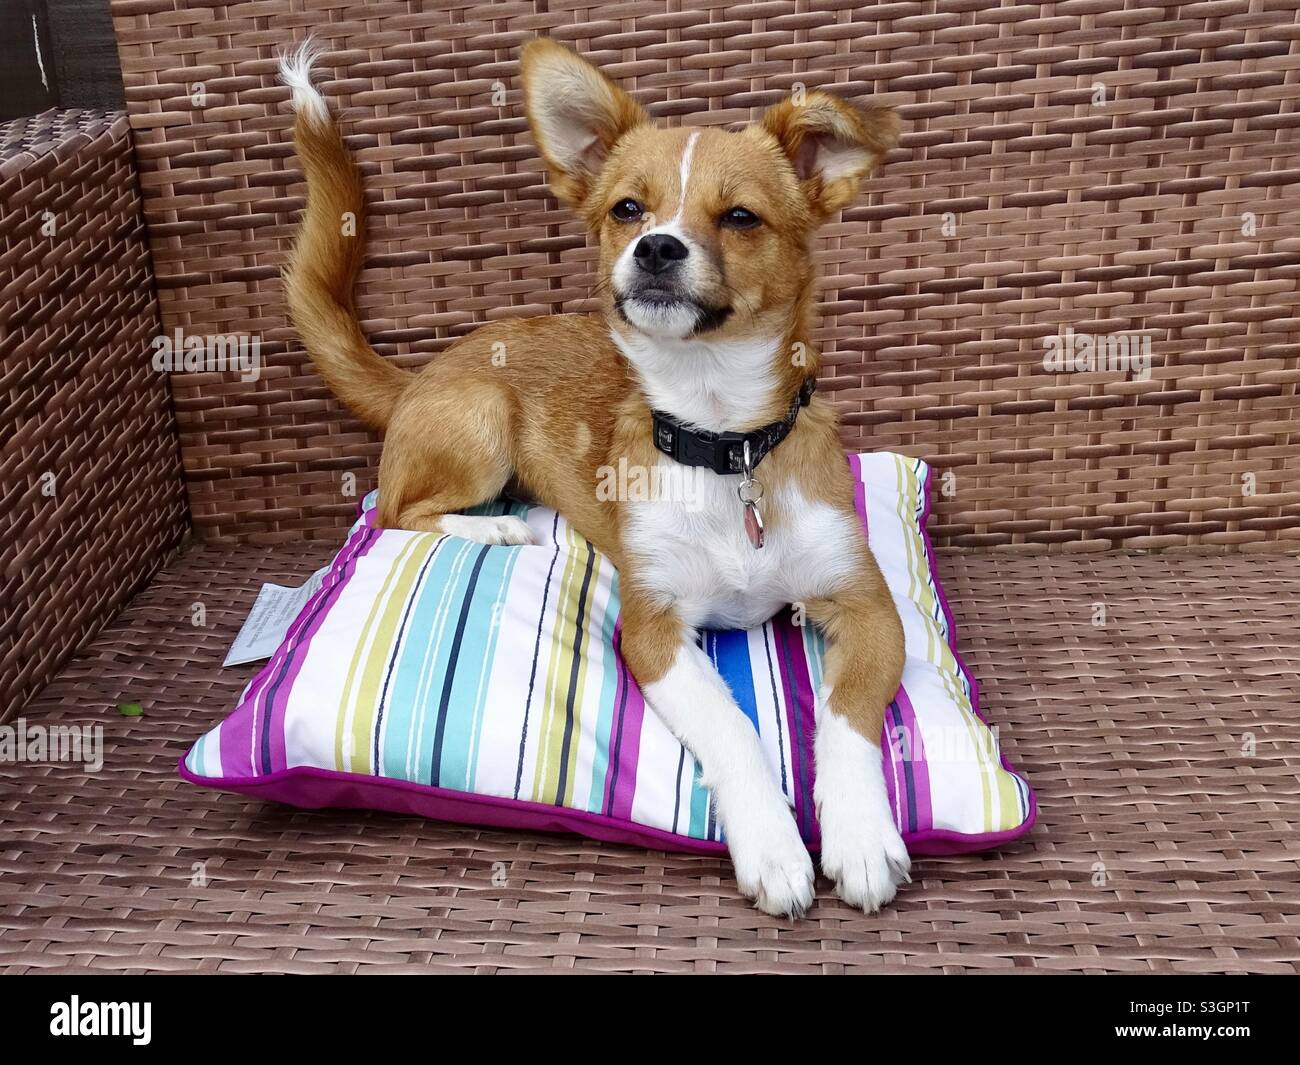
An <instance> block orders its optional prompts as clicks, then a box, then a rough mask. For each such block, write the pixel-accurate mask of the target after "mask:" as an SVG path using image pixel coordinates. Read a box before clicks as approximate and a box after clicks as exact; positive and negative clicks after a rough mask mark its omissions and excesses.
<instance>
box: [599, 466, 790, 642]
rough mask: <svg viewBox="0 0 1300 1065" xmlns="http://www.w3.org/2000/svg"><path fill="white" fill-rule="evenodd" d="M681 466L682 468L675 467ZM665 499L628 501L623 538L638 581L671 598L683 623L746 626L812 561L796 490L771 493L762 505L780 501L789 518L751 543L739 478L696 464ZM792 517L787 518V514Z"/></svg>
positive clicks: (783, 595)
mask: <svg viewBox="0 0 1300 1065" xmlns="http://www.w3.org/2000/svg"><path fill="white" fill-rule="evenodd" d="M677 469H679V470H680V469H681V467H677ZM691 473H692V474H699V476H698V477H695V476H692V477H690V478H688V479H687V480H686V482H685V487H684V489H683V486H682V485H680V484H679V485H678V486H677V487H678V490H677V491H675V492H673V493H671V496H672V497H671V498H653V499H646V500H638V501H634V502H629V503H627V504H626V505H627V507H628V520H627V522H626V525H625V534H624V535H625V538H626V547H627V549H628V553H629V555H630V556H631V558H632V559H634V560H635V565H636V567H637V578H638V580H639V581H640V582H641V583H642V584H643V585H645V586H646V587H648V588H649V589H650V590H651V591H653V592H654V593H655V594H656V595H658V596H662V597H663V598H665V599H668V600H671V601H672V603H673V604H674V606H675V608H676V609H677V611H678V612H679V613H680V615H681V616H682V619H683V620H684V621H685V622H686V623H687V624H689V625H693V626H699V627H705V628H750V627H752V626H754V625H758V624H761V623H762V622H764V621H766V620H767V619H768V618H770V617H771V616H772V615H773V614H775V613H776V612H777V610H779V609H780V608H781V607H782V606H784V605H786V604H787V603H789V602H791V601H792V599H793V598H796V597H797V596H796V594H795V593H796V590H797V589H798V588H799V587H800V585H801V581H800V580H799V573H800V568H801V567H802V566H806V565H807V564H808V562H809V561H810V560H809V559H808V557H807V554H808V552H807V546H808V545H807V544H806V543H804V540H805V539H806V537H805V536H804V535H802V532H801V530H800V528H799V521H798V519H799V513H800V510H801V509H803V508H802V502H801V500H800V499H799V498H798V494H797V493H791V492H788V491H787V492H786V493H784V494H783V496H774V495H773V494H772V493H769V495H768V496H767V498H766V499H765V500H764V501H763V504H762V505H761V506H760V510H761V511H767V512H768V513H771V511H772V508H773V507H774V506H776V505H778V504H779V505H781V506H782V507H783V508H784V510H785V512H786V514H787V520H786V521H783V522H782V523H781V527H780V528H779V529H777V530H774V531H773V532H772V534H771V535H769V536H768V537H767V541H766V543H765V545H764V546H763V547H762V548H755V547H754V545H753V544H752V543H751V542H750V540H749V537H748V535H747V534H746V532H745V510H744V506H743V505H742V504H741V502H740V500H739V498H738V497H737V495H736V486H737V484H738V483H739V478H737V477H719V476H717V475H716V474H713V473H710V472H707V471H699V470H694V471H691ZM790 519H793V521H792V520H790Z"/></svg>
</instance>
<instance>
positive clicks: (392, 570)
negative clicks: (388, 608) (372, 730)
mask: <svg viewBox="0 0 1300 1065" xmlns="http://www.w3.org/2000/svg"><path fill="white" fill-rule="evenodd" d="M428 535H429V534H426V535H424V536H412V537H411V539H410V540H408V541H407V543H406V544H405V545H404V546H403V547H402V550H401V551H399V552H398V554H397V557H396V558H395V559H394V560H393V563H392V565H391V566H390V567H389V569H388V573H387V575H386V576H385V577H384V583H383V586H382V587H381V588H380V589H379V594H378V595H377V596H375V600H374V602H373V603H372V604H371V605H370V613H369V614H368V615H367V616H366V623H365V625H364V626H363V628H362V629H361V637H360V639H358V640H357V644H356V647H355V648H354V649H353V651H352V661H351V663H350V664H349V665H348V675H347V679H346V680H345V681H344V683H343V696H342V698H341V699H340V700H339V706H338V718H337V722H336V725H335V730H334V768H335V769H338V770H341V771H343V772H348V771H350V770H351V766H352V765H355V762H356V749H357V739H356V737H357V730H356V728H353V729H352V730H351V734H352V751H351V752H350V753H351V758H350V759H348V762H349V764H347V765H345V764H344V750H343V737H344V734H345V733H346V732H347V717H348V709H349V707H351V706H352V705H353V702H354V696H353V688H354V685H355V683H356V678H357V672H358V670H359V669H360V668H361V662H362V657H363V656H364V654H365V651H366V648H367V647H368V646H369V644H370V639H369V637H370V633H371V632H372V631H373V630H374V628H375V623H376V619H377V618H378V617H379V616H380V607H381V605H382V604H385V603H386V602H387V596H388V592H389V589H390V588H391V587H392V586H393V582H394V578H395V575H396V574H397V573H398V572H399V571H400V570H402V568H403V567H402V562H403V559H405V558H407V557H408V556H410V555H411V553H412V550H413V548H414V547H415V545H416V544H417V543H419V542H421V541H424V540H427V539H428ZM360 746H361V748H362V750H365V751H367V757H369V753H368V748H369V745H368V744H367V743H366V742H365V741H364V740H363V741H362V742H361V744H360ZM351 771H353V772H355V771H356V770H351ZM362 771H364V770H362Z"/></svg>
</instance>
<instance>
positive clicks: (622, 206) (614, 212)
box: [609, 200, 645, 222]
mask: <svg viewBox="0 0 1300 1065" xmlns="http://www.w3.org/2000/svg"><path fill="white" fill-rule="evenodd" d="M644 213H645V208H644V207H642V206H641V205H640V204H639V203H637V202H636V200H619V201H618V203H616V204H614V206H613V207H611V208H610V209H609V214H610V217H611V218H613V219H614V220H615V221H618V222H635V221H636V220H637V219H638V218H640V217H641V215H642V214H644Z"/></svg>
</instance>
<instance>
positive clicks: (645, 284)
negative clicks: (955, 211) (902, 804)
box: [281, 40, 908, 915]
mask: <svg viewBox="0 0 1300 1065" xmlns="http://www.w3.org/2000/svg"><path fill="white" fill-rule="evenodd" d="M313 58H314V55H313V53H312V51H311V50H310V49H309V48H307V49H303V50H300V51H299V52H297V53H296V54H294V55H292V56H289V57H287V58H286V59H285V60H284V62H283V64H282V71H281V76H282V78H283V80H284V81H285V83H286V84H288V85H289V86H290V88H291V89H292V97H293V106H294V109H295V111H296V113H297V117H296V122H295V127H294V136H295V144H296V146H297V150H298V153H299V155H300V157H301V160H302V165H303V168H304V171H305V173H306V177H307V207H306V212H305V214H304V217H303V221H302V228H301V232H300V234H299V237H298V241H297V245H296V247H295V248H294V251H293V254H292V258H291V261H290V264H289V267H288V270H287V273H286V289H287V294H288V302H289V307H290V309H291V311H292V314H293V320H294V323H295V324H296V326H297V328H298V330H299V332H300V333H301V334H302V338H303V340H304V341H305V343H306V346H307V350H308V351H309V352H310V353H311V356H312V358H313V360H314V361H315V364H316V366H317V367H318V368H319V370H320V372H321V375H322V376H323V377H324V379H325V381H326V382H327V383H328V384H329V386H330V387H331V388H332V389H333V391H334V392H335V394H337V395H338V396H339V398H340V399H342V400H343V402H344V403H345V404H347V406H348V407H349V408H350V409H351V410H352V411H353V413H355V414H356V415H357V417H359V418H361V419H362V420H363V421H365V422H367V423H368V424H370V425H372V426H374V427H376V428H379V429H383V430H385V431H386V439H385V444H384V451H383V456H382V459H381V461H380V466H379V485H380V495H379V513H378V516H379V522H380V524H381V525H384V526H388V527H394V528H401V529H414V530H425V531H431V532H438V531H440V532H444V533H449V534H452V535H455V536H461V537H466V538H468V539H471V540H477V541H481V542H483V543H494V544H518V543H525V542H529V541H530V539H531V537H530V533H529V530H528V527H527V526H526V525H525V524H524V523H523V522H521V521H520V520H518V519H516V518H511V517H475V516H466V515H462V514H459V513H458V511H461V510H464V509H466V508H468V507H471V506H474V505H475V504H478V503H482V502H484V501H486V500H490V499H493V498H495V497H496V496H497V495H498V494H499V493H500V492H501V491H502V489H503V488H504V487H505V486H506V484H507V482H508V481H510V482H512V483H514V484H517V485H521V486H523V488H524V489H525V490H526V491H527V492H528V493H529V494H530V495H531V496H532V497H534V498H536V499H537V500H540V501H541V502H543V503H545V504H546V505H548V506H550V507H552V508H554V509H556V510H558V511H560V512H561V513H563V514H564V515H565V516H566V517H567V518H568V519H569V521H570V522H571V523H572V524H573V525H574V526H575V527H576V528H577V529H578V530H579V531H580V532H581V533H582V534H583V535H584V536H586V537H587V538H588V539H589V540H591V541H592V543H594V544H595V545H596V547H597V548H598V549H599V550H600V551H602V552H604V553H605V554H606V555H607V556H608V557H609V558H610V559H611V560H612V561H613V562H614V563H615V564H616V565H617V567H618V569H619V572H620V589H621V596H622V623H623V628H622V650H623V655H624V658H625V659H626V661H627V664H628V666H629V667H630V668H631V670H632V673H633V675H634V676H635V677H636V678H637V680H638V682H639V683H640V685H641V687H642V689H643V691H644V693H645V697H646V699H647V701H648V702H649V703H650V705H651V707H652V708H653V709H654V711H655V712H656V713H658V714H659V716H660V717H662V718H663V720H664V721H665V722H666V723H667V725H668V726H669V728H671V729H672V731H673V732H674V733H675V734H676V735H677V736H678V737H679V738H680V739H681V741H682V742H683V743H684V744H685V745H686V746H687V747H688V748H689V749H690V750H691V751H692V753H693V754H694V755H695V757H696V759H697V760H698V762H699V764H700V767H701V772H702V775H703V780H704V782H705V784H706V785H707V786H708V787H709V789H710V791H711V793H712V796H713V801H714V804H715V808H716V812H717V816H718V818H719V820H720V822H721V824H722V827H723V830H724V833H725V836H726V840H727V844H728V847H729V849H730V852H731V857H732V859H733V861H734V864H735V869H736V878H737V881H738V882H739V885H740V889H741V890H742V891H743V892H744V893H745V894H746V895H748V896H750V897H751V898H753V899H754V900H755V901H756V903H757V904H758V906H760V907H761V908H762V909H764V910H766V911H767V912H769V913H773V914H792V915H798V914H801V913H803V911H805V910H806V909H807V908H808V906H809V905H810V904H811V902H812V899H813V882H814V875H813V866H812V862H811V859H810V858H809V855H808V852H807V850H806V848H805V847H804V844H803V842H802V841H801V839H800V837H799V833H798V831H797V830H796V827H795V821H794V818H793V817H792V814H791V810H790V807H789V805H788V803H787V801H786V799H785V797H784V795H783V794H782V792H781V789H780V787H779V786H778V783H777V780H776V778H775V776H774V774H773V772H772V770H771V769H770V768H769V766H768V764H767V762H766V761H765V759H764V756H763V753H762V751H761V749H760V747H759V743H758V738H757V736H756V734H755V731H754V729H753V728H752V726H751V725H750V723H749V721H748V720H747V719H746V717H745V715H744V714H743V713H742V711H741V710H740V708H739V707H738V706H737V705H736V702H735V700H734V699H733V697H732V695H731V693H730V691H729V690H728V688H727V685H726V684H725V683H724V682H723V680H722V678H721V677H720V676H719V675H718V673H717V671H716V669H715V668H714V667H713V665H712V663H711V662H710V660H709V659H708V657H707V656H706V655H705V654H704V652H703V651H702V650H700V648H699V647H698V646H697V645H696V642H695V638H696V633H697V630H698V629H700V628H701V627H728V628H732V627H749V626H754V625H757V624H760V623H762V622H764V621H766V620H767V619H768V618H769V617H771V616H772V614H773V613H774V612H775V611H777V610H778V609H779V608H780V607H782V606H783V605H785V604H789V603H799V604H802V605H803V607H804V611H805V613H806V616H808V617H809V618H811V619H812V620H813V621H814V622H815V623H816V624H818V625H819V626H821V628H822V629H823V631H824V632H825V634H826V636H827V637H828V640H829V650H828V659H827V670H826V677H827V683H828V690H827V691H824V692H822V694H821V698H820V699H819V709H818V718H817V730H816V738H815V741H814V752H815V761H816V786H815V799H816V805H817V812H818V817H819V819H820V823H821V833H822V850H821V866H822V870H823V871H824V872H825V874H826V875H827V876H828V877H830V878H831V879H833V880H834V881H835V883H836V887H837V890H838V892H839V894H840V896H841V897H842V898H844V899H845V900H847V901H848V902H850V903H852V904H853V905H855V906H860V907H862V908H863V909H865V910H868V911H871V910H875V909H877V908H878V907H880V906H881V905H883V904H884V903H886V902H888V901H889V900H890V899H891V898H893V896H894V892H895V890H896V888H897V886H898V884H899V882H900V881H902V880H906V879H908V856H907V850H906V848H905V847H904V846H903V842H902V840H901V839H900V838H899V835H898V832H897V830H896V829H895V827H894V822H893V818H892V816H891V814H890V807H889V802H888V799H887V797H886V792H885V782H884V776H883V772H882V766H881V751H880V746H879V744H880V739H881V724H882V720H883V715H884V711H885V707H886V704H887V703H888V702H889V701H890V700H891V699H892V698H893V696H894V693H895V691H896V690H897V688H898V684H899V678H900V674H901V672H902V666H903V632H902V627H901V624H900V622H899V618H898V614H897V612H896V610H895V608H894V603H893V600H892V598H891V596H890V593H889V591H888V589H887V588H886V586H885V582H884V580H883V579H882V577H881V575H880V571H879V569H878V568H877V566H876V563H875V560H874V559H873V558H872V556H871V553H870V551H869V550H868V548H867V544H866V541H865V539H864V537H863V533H862V527H861V525H860V523H859V521H858V519H857V517H856V515H855V513H854V501H853V484H852V481H851V477H850V473H849V469H848V466H847V465H846V463H845V461H844V454H843V451H842V449H841V445H840V441H839V438H838V432H837V425H836V418H835V415H834V413H833V412H832V410H831V408H830V407H829V406H828V405H826V404H825V403H823V402H821V401H820V400H817V399H816V398H813V399H812V401H811V402H810V403H807V405H806V407H804V408H803V409H801V408H800V403H799V400H798V398H797V397H800V393H801V388H803V386H804V383H805V380H806V379H807V378H808V377H809V376H810V375H811V374H813V373H815V372H816V369H817V365H816V363H817V356H816V353H815V351H814V350H813V349H812V347H811V345H810V344H809V343H808V337H809V326H810V317H811V314H812V310H813V303H814V300H813V292H812V263H811V255H810V251H809V243H810V238H811V236H812V233H813V231H814V229H815V228H816V227H817V226H818V225H819V224H820V223H821V222H822V221H824V220H825V219H826V218H827V217H828V216H830V215H831V214H833V213H834V212H835V211H837V210H838V209H839V208H841V207H843V206H844V205H845V204H846V203H848V202H849V201H850V199H851V198H852V197H853V196H854V194H855V193H856V192H857V190H858V187H859V185H860V183H861V182H862V181H863V179H864V178H865V177H866V176H867V175H868V174H869V173H870V172H871V171H872V170H873V169H874V168H875V167H876V165H877V164H878V163H879V162H880V161H881V158H882V157H883V156H884V155H885V153H886V152H887V151H888V150H889V148H890V147H891V146H892V145H893V144H894V143H895V141H896V139H897V135H898V121H897V118H896V117H895V115H894V114H893V113H892V112H891V111H888V110H883V109H870V110H861V109H858V108H855V107H852V106H850V105H849V104H846V103H843V102H842V101H840V100H838V99H836V98H834V97H832V96H830V95H828V94H825V93H822V92H810V93H808V94H807V96H806V98H805V99H803V100H802V101H798V102H796V101H793V100H791V101H786V102H784V103H781V104H778V105H777V106H775V107H773V108H771V109H770V110H768V111H767V112H766V114H764V116H763V118H762V120H761V121H759V122H758V123H757V124H755V125H753V126H750V127H748V128H746V129H744V130H742V131H739V132H729V131H724V130H720V129H663V128H659V127H657V126H655V125H653V124H652V123H651V122H650V120H649V118H648V116H647V115H646V114H645V112H644V111H643V110H642V109H641V107H640V106H638V104H637V103H636V102H635V101H634V100H633V99H632V98H631V97H630V96H628V95H627V94H626V93H625V92H623V91H622V90H621V89H619V88H618V87H617V86H615V85H614V84H613V83H612V82H611V81H609V80H608V79H607V78H606V77H605V76H604V75H603V74H601V73H600V72H599V71H598V70H597V69H596V68H595V67H593V66H592V65H591V64H589V63H588V62H586V61H585V60H583V59H581V58H580V57H578V56H577V55H575V54H574V53H573V52H571V51H569V50H568V49H566V48H564V47H562V46H560V45H558V44H555V43H553V42H550V41H545V40H539V41H535V42H533V43H531V44H529V45H528V46H527V47H526V48H525V49H524V52H523V88H524V102H525V107H526V109H527V114H528V121H529V124H530V126H531V128H532V132H533V136H534V138H535V139H536V141H537V146H538V148H539V149H540V151H541V155H542V158H543V160H544V162H545V164H546V168H547V171H548V174H549V178H550V184H551V188H552V190H553V191H554V193H555V195H556V196H557V197H559V199H560V200H561V201H563V202H564V203H565V204H567V205H568V206H570V207H572V208H573V209H574V210H576V211H577V212H578V213H579V215H580V216H581V217H582V218H583V219H584V220H585V222H586V224H587V226H588V227H589V229H590V230H591V232H592V234H593V235H594V236H595V237H596V239H597V240H599V242H600V291H601V294H602V304H603V311H602V313H600V314H594V315H571V314H570V315H556V316H552V317H541V318H529V319H519V320H511V321H502V322H497V323H493V324H490V325H486V326H483V327H481V328H479V329H477V330H475V331H474V332H473V333H471V334H470V335H468V336H466V337H465V338H464V339H462V340H459V341H457V342H456V343H455V344H454V345H453V346H452V347H450V348H449V349H448V350H447V351H445V352H444V353H443V354H441V355H439V356H438V357H437V358H435V359H434V360H433V361H432V362H431V363H430V364H429V365H428V366H427V367H425V368H424V370H423V371H422V372H420V373H418V374H413V373H409V372H407V371H404V370H402V369H400V368H398V367H396V366H394V365H393V364H391V363H388V362H386V361H384V360H383V359H382V358H381V357H380V356H379V355H378V354H377V353H376V352H375V351H374V349H373V348H372V347H371V346H370V345H369V343H368V342H367V340H366V338H365V336H364V335H363V333H362V331H361V328H360V325H359V324H358V321H357V317H356V312H355V307H354V303H353V295H352V289H353V285H354V282H355V279H356V277H357V273H358V271H359V269H360V267H361V264H362V258H363V255H364V238H363V235H362V233H361V232H360V227H359V225H358V226H357V227H356V230H355V235H348V234H349V233H353V232H354V230H353V229H352V228H350V227H348V226H345V225H344V224H343V221H342V220H343V219H344V218H345V217H348V216H352V217H355V219H357V220H360V219H361V218H362V214H363V207H364V202H363V196H362V187H361V180H360V177H359V175H358V172H357V170H356V168H355V166H354V165H353V163H352V160H351V158H350V157H349V154H348V151H347V149H346V148H345V146H344V143H343V139H342V137H341V135H340V133H339V131H338V129H337V127H336V126H335V124H334V122H333V120H332V119H331V117H330V113H329V110H328V108H327V106H326V104H325V101H324V99H323V98H322V97H321V95H320V94H319V93H318V92H317V90H316V89H315V88H314V87H313V85H312V82H311V64H312V61H313ZM802 398H803V399H804V400H805V401H806V400H807V399H808V396H807V394H806V393H805V394H804V395H803V397H802ZM701 430H704V431H706V432H704V433H701V432H700V431H701ZM773 430H775V431H773ZM782 430H783V431H784V433H785V434H788V435H782ZM710 434H720V435H717V436H712V435H710ZM774 440H775V441H776V442H775V445H774V446H772V445H773V441H774ZM682 441H685V443H682ZM751 443H752V445H753V452H754V453H753V454H751V455H750V460H749V467H748V471H747V470H746V467H745V459H744V455H743V451H744V445H745V444H751ZM688 446H693V447H695V449H696V450H697V451H698V450H699V449H700V448H704V450H705V451H708V452H709V453H710V454H711V455H712V456H713V457H712V458H709V457H708V456H707V455H706V457H705V460H704V463H705V465H706V466H709V465H712V467H713V468H705V469H702V470H700V471H698V472H700V473H701V474H702V476H701V477H700V478H698V479H697V480H696V481H695V484H696V485H697V487H698V486H701V485H702V489H701V490H700V491H698V492H697V493H695V494H694V495H693V497H692V498H691V499H690V500H689V502H687V501H683V500H680V499H673V498H662V497H656V496H652V497H651V498H638V499H636V500H632V499H622V500H620V499H617V498H615V499H610V498H608V494H607V493H605V494H603V495H602V494H601V493H598V492H597V491H596V486H597V483H598V481H599V480H600V474H599V472H598V471H600V470H602V468H604V469H608V468H611V467H613V468H618V467H619V465H620V460H622V462H623V463H625V464H626V465H627V466H628V467H629V468H635V469H643V470H651V471H654V470H657V469H660V468H661V467H663V466H674V465H676V461H677V458H679V457H680V458H683V459H684V460H685V461H693V459H694V458H697V457H698V456H687V454H686V452H685V451H680V450H678V449H680V448H683V447H688ZM719 448H722V449H723V450H721V451H719V450H718V449H719ZM710 449H712V450H711V451H710ZM665 452H667V453H665ZM719 454H721V455H722V456H723V462H722V464H721V466H719V464H718V462H717V461H715V460H716V459H717V456H718V455H719ZM670 455H672V456H675V457H670ZM695 464H696V465H699V462H698V461H697V462H695ZM732 471H735V472H732ZM760 493H761V499H760V498H758V497H759V495H760ZM746 502H753V503H755V506H754V507H752V508H751V507H749V506H747V505H746ZM751 511H752V512H753V513H751ZM759 519H761V521H762V524H763V525H764V526H765V530H764V531H763V532H762V533H760V532H759V531H758V527H759ZM759 545H761V546H759Z"/></svg>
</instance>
